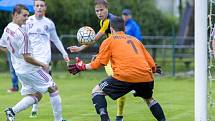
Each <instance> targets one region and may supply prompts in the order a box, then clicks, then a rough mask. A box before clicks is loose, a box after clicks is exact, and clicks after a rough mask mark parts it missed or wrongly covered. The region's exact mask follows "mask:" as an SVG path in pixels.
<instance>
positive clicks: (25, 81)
mask: <svg viewBox="0 0 215 121" xmlns="http://www.w3.org/2000/svg"><path fill="white" fill-rule="evenodd" d="M28 15H29V12H28V9H27V8H26V7H25V6H24V5H21V4H18V5H16V6H15V7H14V9H13V20H12V22H11V23H9V24H8V25H7V26H6V27H5V29H4V33H3V35H2V37H1V39H0V48H4V49H7V50H8V51H9V52H10V53H11V61H12V65H13V67H14V69H15V71H16V74H17V76H18V78H19V79H20V82H21V84H22V89H21V95H23V96H25V97H24V98H23V99H22V100H20V101H19V102H18V103H17V104H16V105H15V106H13V107H12V108H7V109H6V110H5V113H6V117H7V121H14V120H15V115H16V114H17V113H19V112H20V111H22V110H25V109H27V108H28V107H30V106H32V105H33V104H34V103H36V102H39V101H40V100H41V98H42V93H45V92H47V91H48V92H49V94H50V102H51V105H52V109H53V112H54V120H55V121H63V118H62V106H61V98H60V96H59V94H58V89H57V86H56V84H55V83H54V81H53V79H52V77H51V76H50V75H49V74H48V73H47V72H46V71H47V70H48V65H47V64H45V63H43V62H40V61H38V60H36V59H34V58H33V57H32V46H31V43H30V41H29V39H28V35H27V33H25V31H24V30H23V29H22V28H21V25H22V24H24V23H25V22H26V20H27V19H28Z"/></svg>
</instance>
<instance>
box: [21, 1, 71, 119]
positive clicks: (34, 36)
mask: <svg viewBox="0 0 215 121" xmlns="http://www.w3.org/2000/svg"><path fill="white" fill-rule="evenodd" d="M46 9H47V6H46V3H45V0H34V11H35V14H34V15H32V16H30V17H29V18H28V20H27V21H26V25H25V26H23V28H24V29H25V31H26V32H27V34H28V36H29V40H30V41H31V44H32V46H33V57H34V58H35V59H37V60H38V61H41V62H43V63H45V64H47V65H48V64H50V62H51V42H53V43H54V44H55V46H56V47H57V48H58V50H59V51H60V52H61V54H62V56H63V58H64V60H65V62H69V57H68V54H67V52H66V51H65V49H64V47H63V44H62V43H61V41H60V40H59V37H58V35H57V32H56V29H55V24H54V23H53V21H52V20H50V19H49V18H47V17H45V11H46ZM49 74H50V75H51V67H50V68H49ZM37 114H38V104H34V105H33V108H32V111H31V115H30V117H32V118H35V117H37Z"/></svg>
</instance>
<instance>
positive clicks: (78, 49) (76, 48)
mask: <svg viewBox="0 0 215 121" xmlns="http://www.w3.org/2000/svg"><path fill="white" fill-rule="evenodd" d="M67 49H69V50H70V52H71V53H73V52H80V51H82V50H83V49H84V48H83V47H82V46H80V47H78V46H70V47H68V48H67Z"/></svg>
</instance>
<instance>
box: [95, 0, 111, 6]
mask: <svg viewBox="0 0 215 121" xmlns="http://www.w3.org/2000/svg"><path fill="white" fill-rule="evenodd" d="M97 4H102V5H104V6H105V7H108V2H107V0H95V1H94V5H97Z"/></svg>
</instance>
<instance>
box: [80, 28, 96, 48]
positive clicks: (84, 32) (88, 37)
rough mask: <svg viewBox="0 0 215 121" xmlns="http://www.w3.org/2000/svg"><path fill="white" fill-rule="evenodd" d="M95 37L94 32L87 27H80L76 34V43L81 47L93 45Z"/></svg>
mask: <svg viewBox="0 0 215 121" xmlns="http://www.w3.org/2000/svg"><path fill="white" fill-rule="evenodd" d="M95 36H96V34H95V31H94V30H93V29H92V28H91V27H89V26H84V27H81V28H80V29H79V30H78V32H77V39H78V42H79V43H80V44H82V45H83V44H84V45H90V44H93V43H94V42H95Z"/></svg>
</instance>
